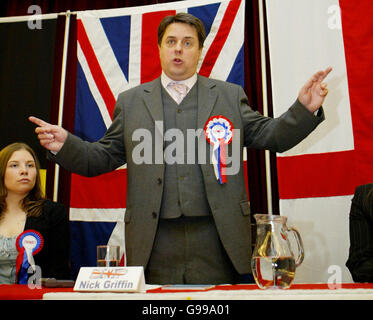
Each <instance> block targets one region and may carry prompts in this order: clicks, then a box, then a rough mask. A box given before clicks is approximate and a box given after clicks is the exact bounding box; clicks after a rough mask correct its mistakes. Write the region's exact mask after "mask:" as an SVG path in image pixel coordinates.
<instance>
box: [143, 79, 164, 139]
mask: <svg viewBox="0 0 373 320" xmlns="http://www.w3.org/2000/svg"><path fill="white" fill-rule="evenodd" d="M144 101H145V105H146V107H147V108H148V110H149V113H150V114H151V116H152V118H153V120H154V121H158V122H159V121H161V122H162V123H163V103H162V93H161V79H160V78H157V79H155V80H154V81H152V82H150V83H149V84H148V85H147V86H146V87H145V88H144ZM157 128H158V129H159V130H160V133H161V134H162V135H163V133H164V132H163V131H164V126H162V127H159V126H157Z"/></svg>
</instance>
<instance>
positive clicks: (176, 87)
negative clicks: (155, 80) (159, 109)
mask: <svg viewBox="0 0 373 320" xmlns="http://www.w3.org/2000/svg"><path fill="white" fill-rule="evenodd" d="M168 86H169V87H170V88H171V89H172V91H173V92H174V93H175V96H174V97H175V99H176V102H177V104H180V102H181V101H183V99H184V97H185V96H186V95H187V93H188V87H187V85H185V84H184V83H176V82H170V83H169V85H168Z"/></svg>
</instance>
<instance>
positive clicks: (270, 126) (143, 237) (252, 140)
mask: <svg viewBox="0 0 373 320" xmlns="http://www.w3.org/2000/svg"><path fill="white" fill-rule="evenodd" d="M204 39H205V31H204V26H203V23H202V22H201V21H200V20H199V19H197V18H195V17H194V16H192V15H190V14H186V13H179V14H177V15H176V16H168V17H166V18H164V19H163V20H162V22H161V23H160V25H159V27H158V48H159V56H160V61H161V66H162V75H161V76H160V77H159V78H157V79H155V80H153V81H151V82H148V83H144V84H141V85H139V86H137V87H135V88H132V89H129V90H127V91H125V92H122V93H121V94H120V95H119V96H118V99H117V102H116V107H115V112H114V118H113V123H112V125H111V126H110V128H109V129H108V130H107V132H106V133H105V135H104V137H103V138H102V139H100V140H99V141H98V142H94V143H88V142H85V141H82V140H81V139H80V138H78V137H76V136H74V135H72V134H70V133H68V132H67V131H66V130H64V129H63V128H61V127H59V126H55V125H51V124H49V123H46V122H44V121H42V120H40V119H37V118H34V117H30V121H32V122H33V123H35V124H36V125H38V127H37V128H36V129H35V132H36V133H37V134H38V138H39V140H40V143H41V145H42V146H44V147H45V148H46V149H48V150H50V151H51V153H49V157H50V158H51V159H52V160H54V161H56V162H57V163H59V164H60V165H62V166H63V167H65V168H66V169H68V170H70V171H73V172H76V173H78V174H81V175H85V176H95V175H99V174H102V173H105V172H108V171H111V170H114V169H116V168H117V167H119V166H121V165H123V164H124V163H127V179H128V180H127V185H128V186H127V211H126V216H125V222H126V230H125V237H126V239H125V245H126V250H127V251H126V252H127V262H128V265H129V266H131V265H132V266H144V270H145V279H146V282H147V283H155V284H177V283H188V284H193V283H195V284H201V283H210V284H219V283H238V282H239V281H240V275H244V274H250V273H251V268H250V258H251V230H250V212H249V206H248V199H247V194H246V187H245V180H244V174H243V166H242V157H241V156H242V148H243V147H244V146H247V147H250V148H258V149H269V150H271V151H273V152H283V151H285V150H288V149H290V148H292V147H293V146H295V145H296V144H298V143H299V142H300V141H302V140H303V139H304V138H305V137H306V136H308V135H309V134H310V133H311V132H312V131H313V130H314V129H315V128H316V127H317V126H318V125H319V124H320V123H321V122H322V121H323V120H324V113H323V110H322V108H320V107H321V104H322V103H323V101H324V99H325V96H326V95H327V92H328V91H327V88H326V84H325V83H323V80H324V79H325V77H326V76H327V75H328V73H329V72H330V71H331V68H328V69H326V70H325V71H319V72H317V73H315V74H314V75H313V76H312V77H311V79H310V80H309V81H307V83H306V84H305V85H304V86H303V87H302V89H301V90H300V93H299V96H298V99H296V101H295V103H294V104H293V105H292V106H291V107H290V108H289V110H288V111H287V112H285V113H284V114H283V115H281V116H280V117H278V118H275V119H273V118H269V117H264V116H262V115H261V114H259V113H258V112H254V111H253V110H252V109H251V108H250V107H249V105H248V100H247V97H246V95H245V93H244V91H243V89H242V88H241V87H240V86H237V85H235V84H231V83H228V82H223V81H218V80H213V79H208V78H205V77H203V76H200V75H198V74H197V73H196V70H197V64H198V60H199V58H200V56H201V52H202V47H203V42H204ZM175 81H176V82H178V83H183V84H185V85H186V88H187V89H186V90H187V94H186V96H185V97H184V98H183V99H182V101H181V102H180V101H179V100H178V93H177V92H175V91H173V89H172V88H171V86H172V82H175ZM317 110H319V112H318V113H317V115H316V111H317ZM218 116H223V117H224V118H225V119H228V120H229V121H230V123H231V124H232V126H233V128H234V129H235V130H236V131H235V132H238V135H239V136H238V138H237V139H239V140H238V141H239V150H237V154H236V155H237V156H238V157H239V158H238V159H240V162H239V164H240V167H239V170H238V173H236V174H232V175H227V177H226V179H227V181H226V183H224V184H221V183H219V181H218V180H217V178H216V175H215V171H214V166H213V165H212V164H211V162H209V163H197V162H195V163H194V164H190V162H188V164H185V163H186V162H184V163H172V164H171V163H164V162H162V163H155V164H151V165H149V164H144V163H141V164H138V163H135V162H134V159H133V152H134V149H135V147H136V145H138V143H136V142H135V141H133V134H134V132H135V131H136V130H137V129H140V128H141V129H147V130H149V131H150V132H151V133H152V137H154V135H157V134H159V132H158V130H159V127H158V126H157V125H156V122H158V123H159V122H162V124H163V126H164V131H166V130H169V129H172V128H177V129H179V131H181V132H183V133H184V139H186V138H185V132H186V130H187V129H194V130H197V129H202V130H203V128H204V127H205V124H206V122H207V121H208V119H212V118H214V117H215V118H217V117H218ZM237 129H239V130H237ZM197 139H198V142H197V144H198V149H199V148H200V146H201V145H204V146H205V147H207V146H208V145H209V144H208V142H207V139H206V137H205V135H204V134H203V133H202V134H201V135H199V136H198V138H197ZM162 143H163V142H162ZM164 143H165V146H166V148H167V145H170V141H166V139H165V141H164ZM184 145H186V143H184ZM155 149H156V146H155V143H154V139H153V144H152V155H153V158H152V159H154V158H155V156H156V155H155ZM196 149H197V148H196ZM227 149H229V150H230V151H231V150H232V144H229V145H228V147H227ZM165 150H166V149H165ZM195 151H196V152H197V150H195ZM238 153H239V154H238ZM196 154H197V153H196ZM184 155H185V154H184ZM153 161H154V160H153ZM153 163H154V162H153Z"/></svg>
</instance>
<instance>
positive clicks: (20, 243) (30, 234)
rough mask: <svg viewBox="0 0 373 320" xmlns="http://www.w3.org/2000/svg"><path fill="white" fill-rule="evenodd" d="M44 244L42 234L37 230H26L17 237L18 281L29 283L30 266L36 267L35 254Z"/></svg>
mask: <svg viewBox="0 0 373 320" xmlns="http://www.w3.org/2000/svg"><path fill="white" fill-rule="evenodd" d="M43 245H44V239H43V237H42V235H41V234H40V233H39V232H37V231H35V230H25V231H24V232H22V233H21V234H20V235H19V236H18V237H17V239H16V247H17V250H18V256H17V260H16V283H19V284H27V282H28V269H29V267H30V266H31V267H32V268H34V267H35V261H34V258H33V256H34V255H35V254H37V253H38V252H39V251H40V250H41V249H42V248H43Z"/></svg>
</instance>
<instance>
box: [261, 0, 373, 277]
mask: <svg viewBox="0 0 373 320" xmlns="http://www.w3.org/2000/svg"><path fill="white" fill-rule="evenodd" d="M266 5H267V21H268V34H269V45H270V58H271V78H272V89H273V108H274V114H275V115H279V114H281V113H282V112H283V111H284V110H285V108H286V107H287V106H289V105H290V104H291V103H292V102H293V101H294V100H295V97H296V96H297V95H298V91H299V89H300V86H302V85H303V84H304V83H305V82H306V80H307V79H308V78H309V77H310V76H311V75H312V74H313V73H314V72H316V71H318V70H322V69H325V68H326V67H328V66H332V67H333V71H332V72H331V73H330V74H329V76H328V78H327V79H326V81H327V82H328V88H329V94H328V96H327V98H326V100H325V103H324V111H325V117H326V120H325V121H324V122H323V123H322V124H321V125H320V126H319V127H318V128H317V129H316V130H315V131H314V132H313V133H312V134H311V135H309V136H308V137H307V138H306V139H305V140H304V141H302V142H301V143H300V144H299V145H297V146H296V147H294V148H292V149H291V150H289V151H288V152H286V153H284V154H282V155H278V157H277V169H278V180H279V196H280V209H281V214H282V215H286V216H288V217H289V221H290V223H292V224H294V225H295V226H296V227H298V229H299V231H300V233H301V235H302V236H303V242H304V246H305V259H304V261H303V264H302V265H301V266H300V267H299V268H298V269H297V275H296V281H298V282H327V281H329V280H333V279H334V280H340V281H343V282H351V281H352V279H351V275H350V274H349V271H348V270H347V268H346V266H345V263H346V261H347V258H348V251H349V211H350V206H351V198H352V195H353V194H354V190H355V187H356V186H358V185H361V184H366V183H371V182H372V181H373V145H372V137H373V108H372V106H371V104H372V101H373V90H372V86H371V79H372V74H371V73H372V67H371V64H372V54H373V41H372V39H373V38H372V34H373V21H372V19H371V16H372V14H373V3H372V1H370V0H362V1H350V0H339V1H338V0H304V1H293V0H281V1H276V0H267V1H266Z"/></svg>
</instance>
